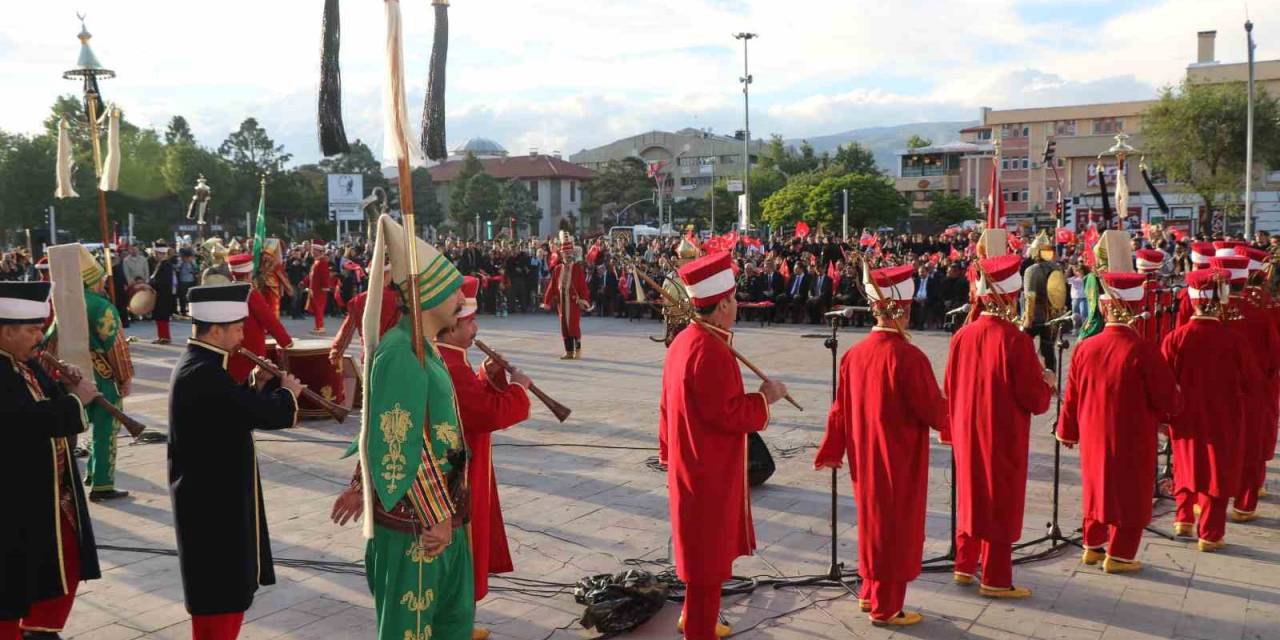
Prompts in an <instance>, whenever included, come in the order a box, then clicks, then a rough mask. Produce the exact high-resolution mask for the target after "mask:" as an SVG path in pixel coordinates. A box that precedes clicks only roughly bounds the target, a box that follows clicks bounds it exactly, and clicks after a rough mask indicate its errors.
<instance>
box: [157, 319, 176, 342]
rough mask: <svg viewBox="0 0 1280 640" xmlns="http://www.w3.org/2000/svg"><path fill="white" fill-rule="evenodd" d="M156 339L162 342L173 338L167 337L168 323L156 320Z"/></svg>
mask: <svg viewBox="0 0 1280 640" xmlns="http://www.w3.org/2000/svg"><path fill="white" fill-rule="evenodd" d="M156 337H157V338H160V339H162V340H172V339H173V336H171V335H169V321H168V320H156Z"/></svg>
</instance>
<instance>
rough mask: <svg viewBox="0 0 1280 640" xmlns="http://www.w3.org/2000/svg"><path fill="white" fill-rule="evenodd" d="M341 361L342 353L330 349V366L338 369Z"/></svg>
mask: <svg viewBox="0 0 1280 640" xmlns="http://www.w3.org/2000/svg"><path fill="white" fill-rule="evenodd" d="M341 360H342V354H341V353H339V352H338V350H337V349H330V350H329V364H330V365H332V366H334V367H335V368H336V367H337V366H338V363H339V362H340V361H341Z"/></svg>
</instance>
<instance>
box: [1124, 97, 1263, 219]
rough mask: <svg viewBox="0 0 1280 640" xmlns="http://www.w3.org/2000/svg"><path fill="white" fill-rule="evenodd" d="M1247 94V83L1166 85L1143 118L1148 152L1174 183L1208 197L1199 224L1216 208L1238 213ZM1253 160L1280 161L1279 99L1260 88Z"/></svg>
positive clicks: (1202, 198)
mask: <svg viewBox="0 0 1280 640" xmlns="http://www.w3.org/2000/svg"><path fill="white" fill-rule="evenodd" d="M1247 103H1248V93H1247V89H1246V87H1245V85H1244V83H1239V82H1237V83H1231V84H1211V85H1202V84H1190V83H1183V84H1182V86H1180V87H1178V88H1176V89H1175V88H1173V87H1166V88H1165V89H1164V91H1163V92H1162V93H1161V95H1160V100H1159V102H1157V103H1156V104H1155V105H1154V106H1152V107H1151V108H1150V109H1148V110H1147V112H1146V114H1145V115H1144V117H1143V121H1142V134H1143V138H1144V143H1145V144H1144V146H1145V147H1146V149H1145V151H1146V152H1147V153H1148V154H1149V155H1151V156H1152V157H1153V158H1154V159H1155V160H1156V161H1157V162H1159V163H1160V166H1161V167H1162V168H1163V169H1164V170H1165V175H1166V176H1167V177H1168V179H1169V181H1170V182H1173V183H1175V184H1178V185H1185V186H1186V187H1187V188H1188V189H1190V190H1191V191H1192V192H1194V193H1195V194H1196V195H1198V196H1199V197H1200V198H1201V200H1203V201H1204V204H1205V211H1204V212H1203V214H1202V217H1201V219H1200V228H1201V229H1208V228H1209V219H1208V216H1209V215H1210V213H1211V212H1212V211H1213V210H1214V209H1222V210H1224V211H1228V212H1232V211H1237V212H1238V211H1240V210H1241V202H1240V196H1241V193H1242V192H1243V191H1244V171H1245V166H1244V164H1245V133H1246V127H1245V122H1246V110H1247ZM1254 127H1255V128H1254V147H1253V148H1254V161H1255V162H1257V163H1261V164H1263V165H1265V166H1276V165H1278V164H1280V103H1277V101H1276V99H1275V98H1273V97H1271V96H1270V95H1268V94H1267V92H1266V91H1265V90H1264V89H1262V88H1258V89H1257V95H1256V96H1255V98H1254Z"/></svg>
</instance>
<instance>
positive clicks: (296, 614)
mask: <svg viewBox="0 0 1280 640" xmlns="http://www.w3.org/2000/svg"><path fill="white" fill-rule="evenodd" d="M322 617H329V616H318V615H315V614H312V613H307V612H306V611H301V610H298V609H283V610H280V611H276V612H275V613H272V614H269V615H265V616H262V617H260V618H256V619H254V620H253V621H251V622H245V624H244V627H243V628H242V629H241V630H240V638H242V639H243V640H268V639H269V638H281V637H289V636H290V634H291V632H292V631H293V630H294V629H298V628H300V627H304V626H306V625H308V624H311V623H312V622H315V621H316V620H319V619H321V618H322Z"/></svg>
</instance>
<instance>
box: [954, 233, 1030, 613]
mask: <svg viewBox="0 0 1280 640" xmlns="http://www.w3.org/2000/svg"><path fill="white" fill-rule="evenodd" d="M1020 263H1021V259H1020V258H1019V257H1018V256H1016V255H1005V256H999V257H995V258H987V259H985V260H982V261H981V265H982V269H981V270H979V276H978V282H977V288H976V292H975V293H976V295H977V298H978V301H979V302H980V303H981V305H982V309H983V311H982V312H981V313H980V314H979V315H978V317H977V319H975V320H974V321H973V322H971V323H969V324H967V325H965V326H964V328H962V329H960V330H959V331H957V332H956V334H955V336H954V337H953V338H952V340H951V352H950V354H949V356H948V358H947V371H946V380H945V383H944V389H945V391H946V392H945V395H946V397H947V402H948V408H949V413H950V416H951V433H950V437H951V440H952V448H953V450H954V455H955V463H956V478H955V482H956V569H955V580H956V582H957V583H960V584H971V583H972V582H973V577H974V575H976V573H977V570H978V564H979V560H981V564H982V583H981V587H980V590H979V593H980V594H981V595H983V596H986V597H990V598H1026V597H1028V596H1030V595H1031V590H1030V589H1026V588H1022V587H1015V586H1013V543H1014V542H1017V541H1018V538H1019V537H1021V535H1022V511H1023V506H1024V505H1023V501H1024V498H1025V497H1026V490H1027V451H1028V447H1029V439H1030V436H1031V416H1032V415H1036V414H1041V413H1044V412H1045V411H1048V409H1049V399H1050V397H1051V396H1052V395H1053V384H1054V383H1053V380H1054V376H1053V372H1052V371H1047V370H1045V369H1044V368H1042V367H1041V366H1040V358H1039V356H1037V355H1036V350H1035V346H1034V345H1033V344H1032V342H1031V338H1030V337H1029V336H1027V334H1025V333H1022V332H1021V331H1019V330H1018V327H1017V326H1016V325H1015V324H1014V323H1013V322H1012V321H1011V320H1010V318H1012V317H1013V316H1014V315H1016V307H1017V299H1018V294H1019V292H1020V291H1021V289H1022V276H1021V275H1020V274H1019V273H1018V268H1019V266H1020Z"/></svg>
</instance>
